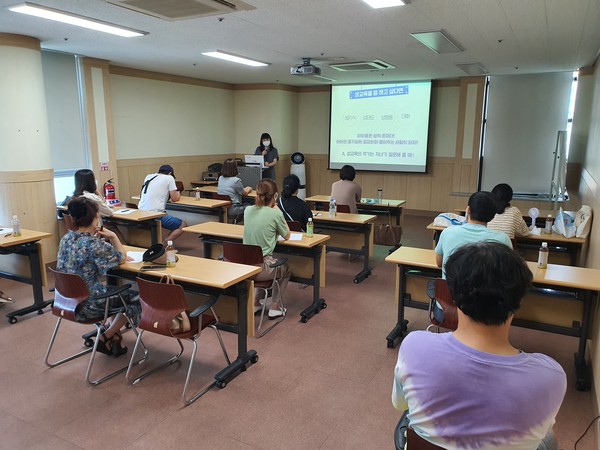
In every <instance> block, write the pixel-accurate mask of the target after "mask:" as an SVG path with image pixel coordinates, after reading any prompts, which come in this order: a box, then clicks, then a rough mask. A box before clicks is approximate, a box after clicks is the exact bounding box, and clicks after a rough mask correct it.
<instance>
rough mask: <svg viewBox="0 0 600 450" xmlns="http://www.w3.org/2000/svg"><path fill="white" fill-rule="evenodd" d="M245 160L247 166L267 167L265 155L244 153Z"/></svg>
mask: <svg viewBox="0 0 600 450" xmlns="http://www.w3.org/2000/svg"><path fill="white" fill-rule="evenodd" d="M244 162H245V163H246V165H247V166H256V167H260V168H261V169H264V168H265V157H264V156H263V155H244Z"/></svg>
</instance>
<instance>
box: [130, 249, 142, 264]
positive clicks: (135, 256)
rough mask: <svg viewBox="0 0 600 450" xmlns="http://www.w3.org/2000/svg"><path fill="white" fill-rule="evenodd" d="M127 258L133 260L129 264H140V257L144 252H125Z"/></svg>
mask: <svg viewBox="0 0 600 450" xmlns="http://www.w3.org/2000/svg"><path fill="white" fill-rule="evenodd" d="M127 256H129V257H130V258H132V260H133V261H129V262H136V263H137V262H142V257H143V256H144V252H132V251H129V252H127Z"/></svg>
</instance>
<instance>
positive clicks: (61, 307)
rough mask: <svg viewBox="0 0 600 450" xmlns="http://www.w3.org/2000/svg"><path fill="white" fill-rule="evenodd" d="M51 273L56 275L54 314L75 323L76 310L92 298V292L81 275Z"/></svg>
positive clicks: (53, 271) (54, 271)
mask: <svg viewBox="0 0 600 450" xmlns="http://www.w3.org/2000/svg"><path fill="white" fill-rule="evenodd" d="M50 271H51V272H52V273H53V274H54V303H53V304H52V314H54V315H55V316H59V317H62V318H63V319H67V320H71V321H75V308H77V305H79V304H80V303H81V302H83V301H84V300H86V299H88V298H89V297H90V291H89V290H88V288H87V286H86V284H85V282H84V281H83V278H81V277H80V276H79V275H76V274H72V273H65V272H57V271H56V270H53V269H50Z"/></svg>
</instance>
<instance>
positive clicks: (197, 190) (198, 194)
mask: <svg viewBox="0 0 600 450" xmlns="http://www.w3.org/2000/svg"><path fill="white" fill-rule="evenodd" d="M194 197H195V198H196V200H200V189H198V188H196V191H195V192H194Z"/></svg>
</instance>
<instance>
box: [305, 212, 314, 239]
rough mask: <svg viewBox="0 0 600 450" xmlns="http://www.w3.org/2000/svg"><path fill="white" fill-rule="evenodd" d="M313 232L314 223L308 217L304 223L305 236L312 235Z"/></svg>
mask: <svg viewBox="0 0 600 450" xmlns="http://www.w3.org/2000/svg"><path fill="white" fill-rule="evenodd" d="M314 233H315V224H314V223H313V220H312V218H311V217H309V218H308V222H307V223H306V237H309V238H311V237H313V235H314Z"/></svg>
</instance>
